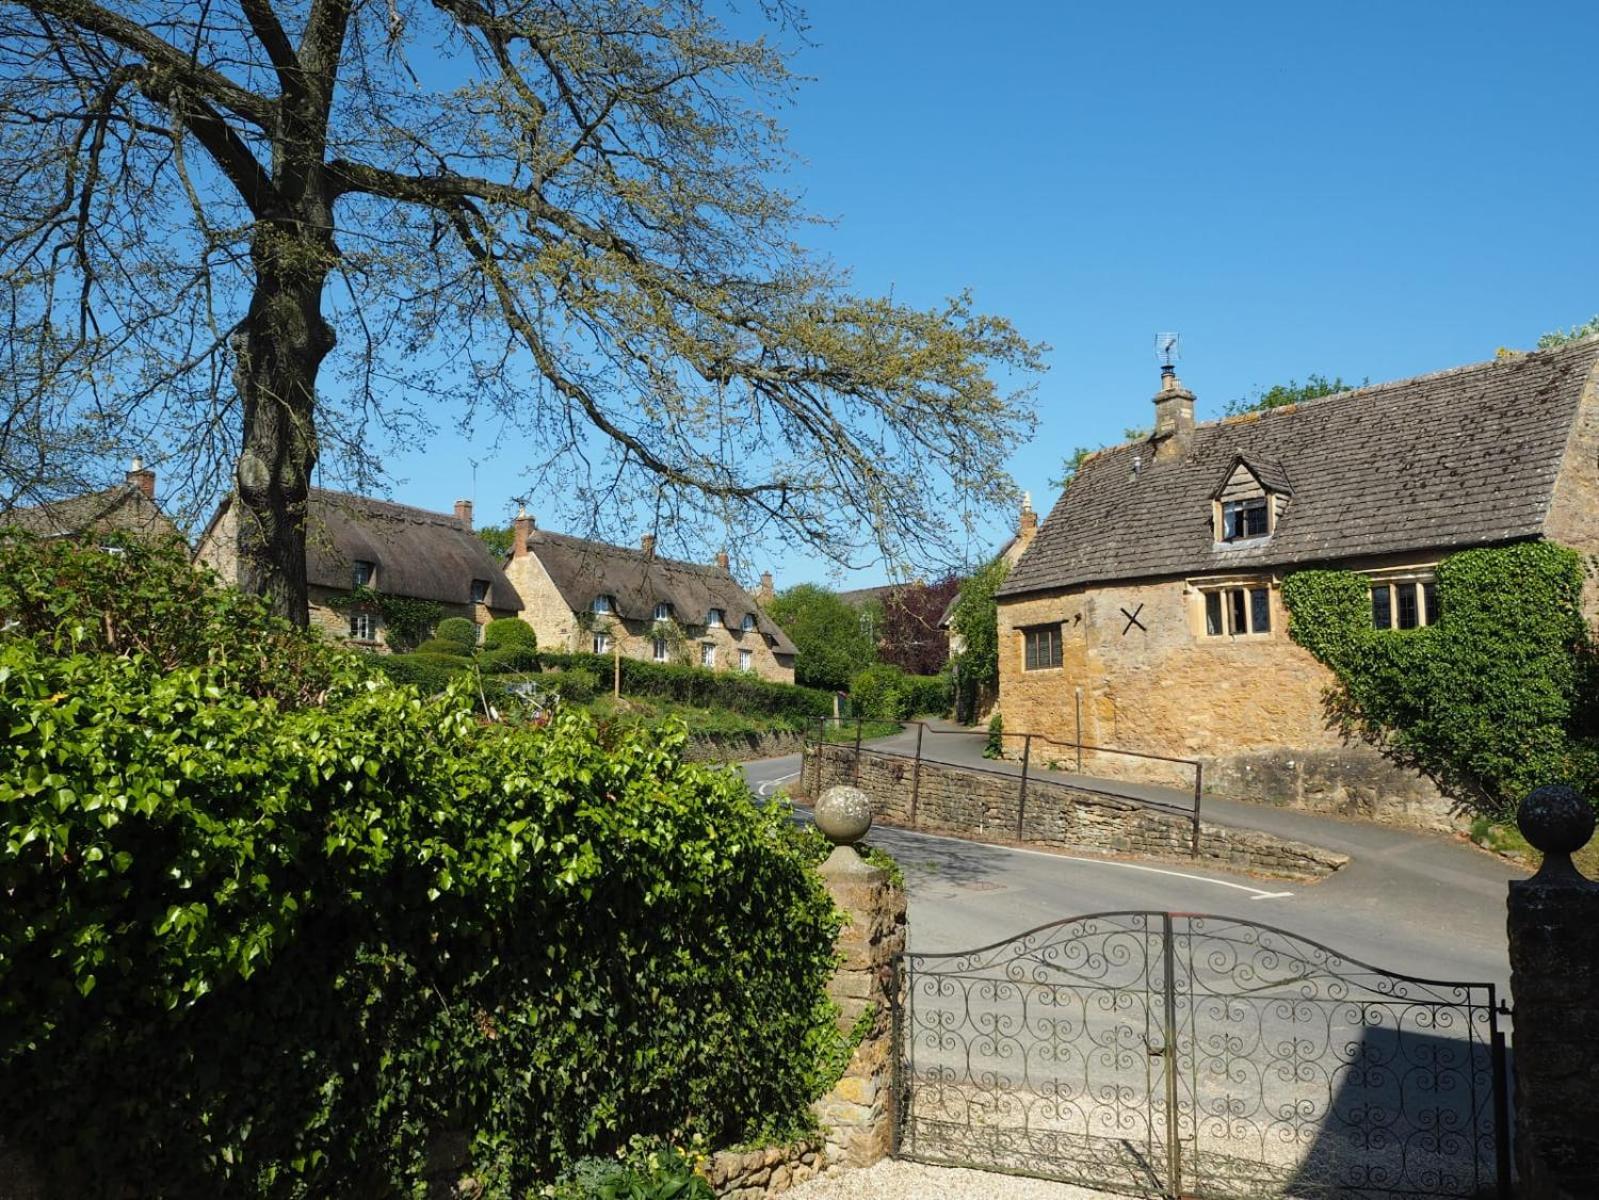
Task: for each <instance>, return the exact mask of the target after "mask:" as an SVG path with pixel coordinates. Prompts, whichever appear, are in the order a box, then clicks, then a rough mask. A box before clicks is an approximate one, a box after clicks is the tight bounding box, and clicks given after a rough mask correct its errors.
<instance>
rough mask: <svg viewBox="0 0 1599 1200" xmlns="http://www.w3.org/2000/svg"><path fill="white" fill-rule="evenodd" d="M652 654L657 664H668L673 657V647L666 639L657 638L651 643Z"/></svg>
mask: <svg viewBox="0 0 1599 1200" xmlns="http://www.w3.org/2000/svg"><path fill="white" fill-rule="evenodd" d="M650 653H651V657H653V658H654V659H655V661H656V662H666V661H667V660H668V659H670V658H671V657H672V647H671V646H670V645H669V644H668V643H667V640H666V639H665V638H656V639H655V640H654V641H653V642H651V643H650Z"/></svg>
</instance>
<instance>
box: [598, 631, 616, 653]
mask: <svg viewBox="0 0 1599 1200" xmlns="http://www.w3.org/2000/svg"><path fill="white" fill-rule="evenodd" d="M611 644H612V643H611V635H610V634H608V633H596V634H595V635H594V653H596V654H609V653H610V652H611Z"/></svg>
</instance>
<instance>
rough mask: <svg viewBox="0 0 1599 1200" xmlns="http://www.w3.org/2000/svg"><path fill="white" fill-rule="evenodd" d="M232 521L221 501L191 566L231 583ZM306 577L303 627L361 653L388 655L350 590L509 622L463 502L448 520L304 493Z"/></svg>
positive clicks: (235, 560)
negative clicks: (307, 618) (307, 614)
mask: <svg viewBox="0 0 1599 1200" xmlns="http://www.w3.org/2000/svg"><path fill="white" fill-rule="evenodd" d="M240 524H241V522H240V514H239V511H238V508H237V506H236V505H235V504H234V501H233V498H232V497H229V498H228V499H226V500H224V501H223V502H222V504H221V505H220V506H219V507H218V509H217V511H216V514H215V515H214V516H213V517H212V518H211V521H210V523H209V524H208V525H207V526H206V528H205V531H204V532H203V533H202V534H201V535H200V541H199V545H198V546H197V547H196V550H195V559H196V560H197V561H198V562H201V563H204V564H205V565H206V566H208V567H210V568H211V569H212V570H214V571H215V572H216V573H217V575H218V576H220V577H221V579H222V581H223V582H224V583H228V584H233V585H235V586H236V585H237V584H238V583H239V538H240V536H241V529H240ZM305 567H306V576H307V581H308V583H309V592H310V608H311V623H312V625H313V626H316V627H318V628H321V629H323V630H325V631H326V632H328V633H330V634H332V635H334V636H336V637H340V638H344V639H347V640H349V641H351V642H354V643H356V644H358V645H362V646H365V647H367V648H369V649H374V650H384V649H388V648H389V647H388V641H389V635H388V630H387V628H386V626H385V623H384V619H383V613H382V612H381V611H380V610H379V609H378V608H376V607H372V606H355V607H352V606H351V605H350V604H349V603H348V597H349V596H350V595H351V593H352V592H353V591H354V590H355V589H356V588H358V587H364V588H368V589H370V590H372V591H374V592H379V593H382V594H384V595H386V596H396V597H402V598H405V599H410V600H424V601H430V602H432V603H435V604H437V605H438V606H439V616H440V618H441V619H442V618H444V617H465V618H467V619H468V620H470V621H472V622H474V623H476V624H478V625H486V624H488V623H489V622H490V621H492V620H495V619H497V618H500V617H514V616H516V615H517V613H518V612H519V611H521V608H522V598H521V596H519V595H518V594H517V590H516V588H515V587H514V586H512V584H511V581H510V580H509V579H508V578H507V577H506V574H505V572H504V570H503V569H502V568H501V566H500V564H499V563H498V562H497V561H496V560H495V556H494V554H493V553H492V552H491V551H490V550H489V548H488V547H487V546H486V545H485V544H484V543H483V541H482V539H480V538H479V537H477V535H476V534H474V533H473V532H472V502H471V501H470V500H458V501H456V503H455V511H454V512H453V513H440V512H430V511H428V510H427V509H422V508H412V507H410V506H409V505H405V504H394V503H391V502H390V501H387V500H374V499H372V498H370V497H367V496H355V495H351V494H349V493H347V492H335V491H329V490H327V489H324V488H312V489H311V497H310V505H309V515H308V519H307V527H306V552H305Z"/></svg>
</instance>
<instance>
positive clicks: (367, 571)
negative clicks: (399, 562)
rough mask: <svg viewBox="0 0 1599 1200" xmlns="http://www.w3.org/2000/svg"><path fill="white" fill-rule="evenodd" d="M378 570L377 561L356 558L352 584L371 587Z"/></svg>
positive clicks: (359, 586) (351, 578)
mask: <svg viewBox="0 0 1599 1200" xmlns="http://www.w3.org/2000/svg"><path fill="white" fill-rule="evenodd" d="M377 571H378V565H377V563H371V562H362V561H361V560H360V559H356V560H355V563H354V565H353V566H352V567H351V569H350V581H351V586H353V587H358V588H364V587H371V586H372V578H373V576H375V575H376V574H377ZM351 636H352V637H353V636H354V635H353V634H352V635H351Z"/></svg>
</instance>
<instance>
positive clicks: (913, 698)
mask: <svg viewBox="0 0 1599 1200" xmlns="http://www.w3.org/2000/svg"><path fill="white" fill-rule="evenodd" d="M900 687H901V696H902V697H903V700H902V703H901V708H902V709H903V715H904V716H906V717H941V716H943V715H944V714H945V713H947V712H949V709H950V705H951V703H952V699H951V697H952V692H951V690H950V677H949V676H948V675H907V676H905V678H904V680H903V682H902V683H901V685H900Z"/></svg>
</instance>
